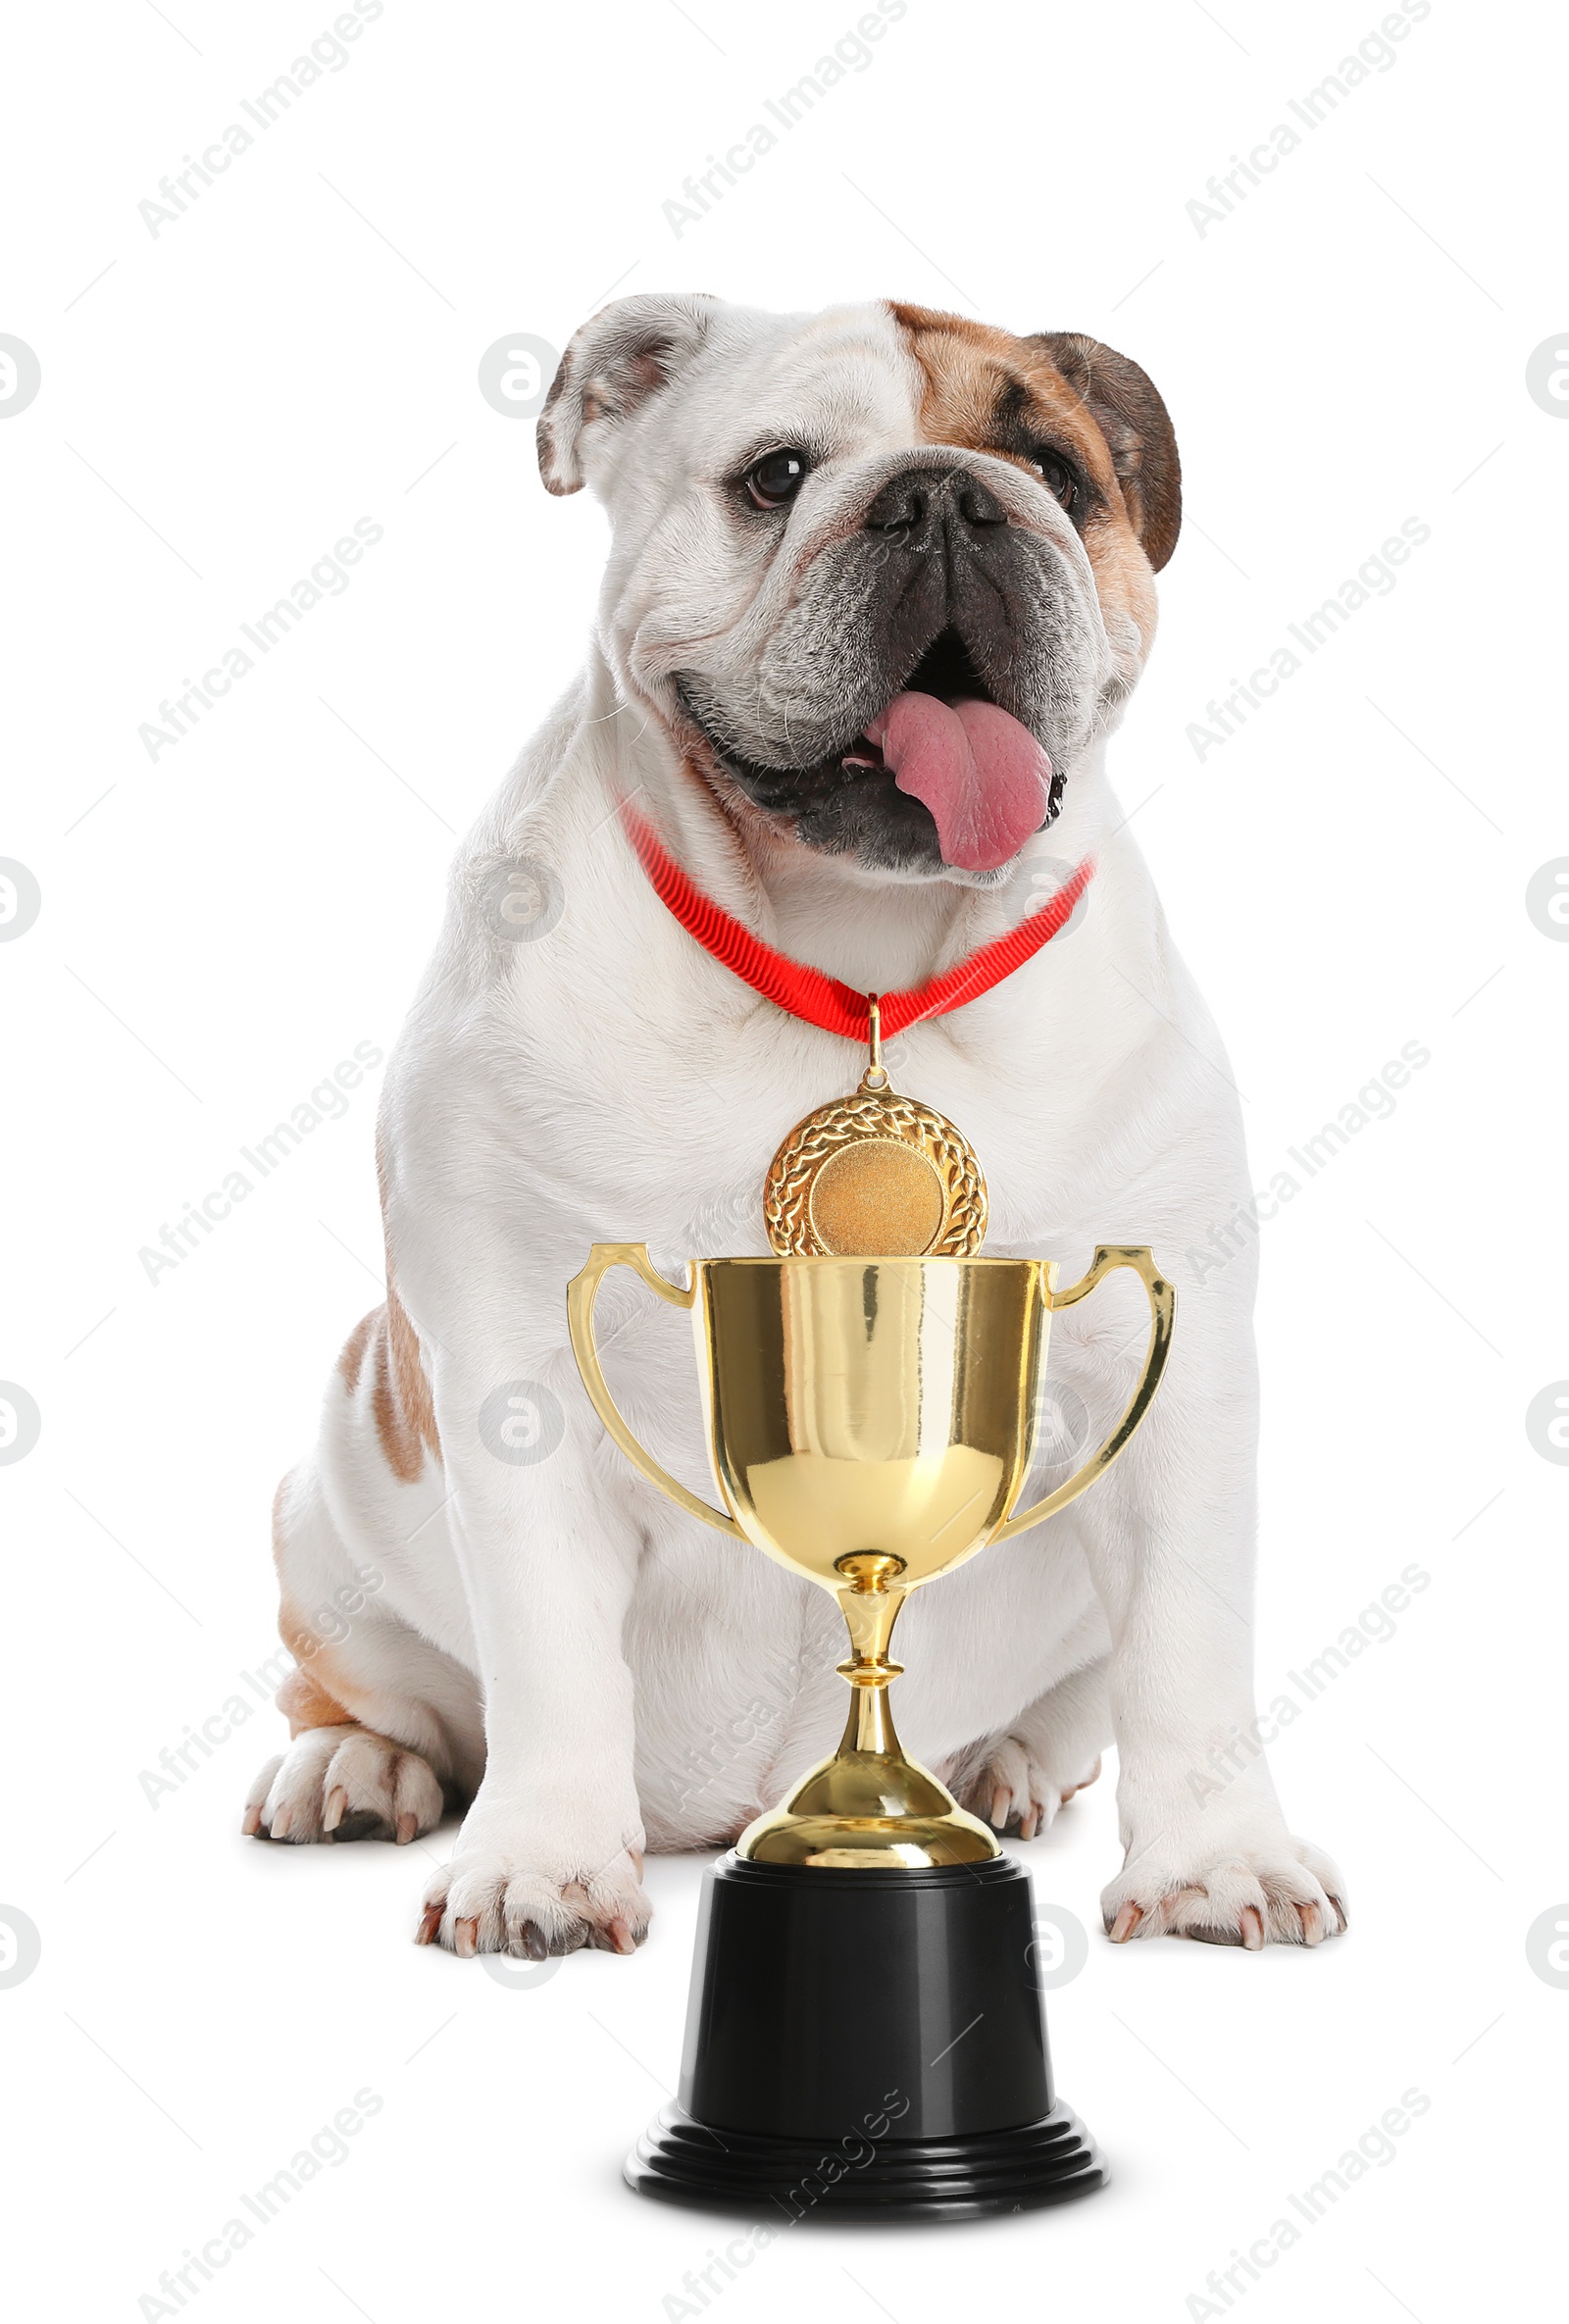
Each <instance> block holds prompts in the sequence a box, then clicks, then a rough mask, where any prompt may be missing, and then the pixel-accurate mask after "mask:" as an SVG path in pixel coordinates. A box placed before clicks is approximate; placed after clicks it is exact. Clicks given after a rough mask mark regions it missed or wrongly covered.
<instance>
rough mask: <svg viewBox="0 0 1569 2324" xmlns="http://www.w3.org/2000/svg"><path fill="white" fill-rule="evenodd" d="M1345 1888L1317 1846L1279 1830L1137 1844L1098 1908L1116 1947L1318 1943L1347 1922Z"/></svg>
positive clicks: (1253, 1947) (1251, 1947) (1255, 1947)
mask: <svg viewBox="0 0 1569 2324" xmlns="http://www.w3.org/2000/svg"><path fill="white" fill-rule="evenodd" d="M1344 1896H1345V1890H1344V1883H1343V1882H1342V1881H1341V1876H1340V1874H1339V1873H1338V1872H1337V1871H1336V1869H1335V1866H1334V1865H1333V1864H1332V1863H1331V1861H1330V1859H1329V1857H1328V1856H1326V1855H1325V1854H1324V1852H1323V1850H1322V1848H1316V1847H1314V1845H1313V1844H1312V1843H1311V1841H1307V1840H1294V1839H1292V1838H1291V1835H1290V1834H1289V1833H1286V1832H1284V1831H1283V1832H1281V1833H1280V1834H1279V1835H1278V1836H1276V1837H1273V1838H1271V1839H1269V1840H1267V1841H1264V1842H1263V1843H1261V1844H1256V1845H1244V1846H1241V1847H1236V1848H1231V1849H1213V1850H1212V1851H1210V1852H1208V1853H1206V1852H1205V1850H1203V1849H1202V1848H1201V1847H1197V1846H1194V1847H1193V1848H1192V1849H1191V1850H1189V1851H1185V1852H1183V1853H1179V1852H1178V1851H1177V1850H1174V1849H1172V1848H1170V1847H1169V1845H1168V1846H1167V1847H1166V1848H1164V1849H1163V1848H1161V1847H1160V1846H1158V1845H1156V1846H1151V1847H1148V1848H1146V1849H1144V1850H1143V1851H1142V1853H1140V1852H1139V1849H1138V1848H1137V1847H1136V1848H1135V1850H1134V1851H1133V1853H1132V1854H1131V1856H1130V1857H1129V1860H1128V1863H1127V1865H1126V1866H1125V1867H1124V1869H1123V1871H1122V1872H1121V1873H1120V1874H1119V1875H1118V1877H1117V1879H1116V1880H1114V1881H1113V1882H1112V1883H1111V1885H1110V1887H1109V1888H1107V1889H1103V1890H1102V1891H1101V1896H1100V1909H1101V1911H1102V1913H1103V1914H1104V1916H1105V1924H1106V1933H1107V1935H1108V1936H1109V1937H1110V1939H1111V1941H1112V1943H1113V1945H1126V1944H1127V1942H1128V1940H1129V1939H1130V1938H1133V1937H1194V1938H1197V1939H1198V1940H1199V1942H1200V1943H1201V1944H1204V1945H1243V1946H1245V1947H1246V1949H1247V1950H1248V1951H1249V1952H1257V1951H1258V1950H1259V1949H1260V1948H1261V1947H1262V1946H1263V1945H1321V1944H1322V1943H1323V1941H1324V1939H1325V1938H1326V1937H1338V1936H1339V1935H1340V1934H1341V1931H1342V1930H1343V1929H1344V1927H1345V1925H1346V1914H1345V1900H1344Z"/></svg>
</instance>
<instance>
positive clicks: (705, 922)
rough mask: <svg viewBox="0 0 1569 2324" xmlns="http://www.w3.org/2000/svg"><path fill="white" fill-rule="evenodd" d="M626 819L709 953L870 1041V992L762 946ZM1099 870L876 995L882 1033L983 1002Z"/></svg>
mask: <svg viewBox="0 0 1569 2324" xmlns="http://www.w3.org/2000/svg"><path fill="white" fill-rule="evenodd" d="M621 819H622V823H623V825H624V826H625V828H626V833H627V836H628V838H629V839H631V841H632V843H633V847H634V848H635V849H636V851H637V859H638V861H639V862H640V863H641V865H642V867H643V870H644V871H645V872H646V873H647V875H648V879H649V883H650V884H651V886H652V887H653V890H654V893H655V894H656V895H657V896H658V898H659V900H660V902H661V903H662V904H664V905H666V906H667V908H668V909H669V910H670V911H671V912H672V913H673V914H674V915H675V917H676V918H677V919H678V920H679V921H680V922H681V924H682V927H683V929H684V930H685V931H686V933H687V935H689V936H694V937H695V938H696V940H697V942H698V943H699V944H701V945H702V947H703V950H704V951H705V952H707V953H709V954H711V955H712V957H713V958H714V959H715V960H717V961H719V962H721V963H722V964H723V966H724V967H726V968H728V969H729V970H731V972H732V973H733V975H734V976H737V977H739V978H740V979H741V980H742V982H743V983H745V984H747V985H750V986H751V988H752V990H753V991H754V992H760V993H761V994H762V996H763V998H764V999H765V1000H771V1001H773V1003H774V1005H775V1006H776V1008H781V1009H785V1010H787V1011H788V1013H789V1014H790V1016H792V1017H800V1018H803V1019H804V1020H805V1022H806V1023H807V1024H808V1025H817V1026H821V1028H822V1030H823V1031H824V1032H825V1033H839V1034H842V1035H843V1036H844V1037H845V1038H846V1040H854V1041H864V1040H865V1039H866V1038H867V1036H868V1032H869V1030H870V1026H871V1009H870V1006H869V1003H870V1001H871V999H872V997H873V996H872V995H871V994H870V993H866V992H857V991H856V990H855V987H854V986H853V985H842V984H840V982H839V980H838V978H837V977H825V976H824V974H823V972H822V970H821V969H815V968H808V967H807V966H806V965H805V963H804V962H802V961H799V960H791V959H789V958H788V957H787V955H786V954H785V953H783V952H778V951H776V950H775V948H774V946H773V945H772V944H765V943H764V942H763V940H762V938H761V937H760V936H754V935H752V933H751V931H750V929H747V928H743V927H742V926H741V924H740V922H739V921H738V920H737V919H735V918H734V915H733V914H732V913H730V912H727V911H725V910H724V909H723V908H722V907H721V906H720V905H718V904H716V903H715V902H714V901H713V900H712V898H711V897H709V896H706V895H704V894H703V892H702V889H701V888H699V887H697V886H695V885H694V884H693V883H692V881H691V879H690V878H689V877H688V875H687V874H686V873H685V872H683V869H682V867H681V865H680V864H679V863H677V861H676V859H675V857H674V856H672V855H668V854H667V853H666V851H665V849H664V847H663V846H662V845H661V844H660V841H659V839H658V837H657V836H656V834H655V833H654V831H653V830H652V828H651V826H650V825H648V824H646V823H645V822H644V821H643V819H642V817H641V816H640V815H638V814H637V813H636V812H635V811H634V810H633V808H632V807H630V806H624V807H623V808H622V811H621ZM1094 874H1095V867H1094V863H1093V860H1092V859H1091V858H1090V857H1088V856H1086V858H1085V860H1084V862H1083V863H1082V864H1080V866H1079V867H1078V869H1077V871H1075V872H1074V873H1073V874H1072V875H1071V876H1070V877H1069V879H1068V880H1067V881H1065V882H1064V884H1063V885H1062V886H1061V887H1059V888H1058V890H1057V892H1056V894H1055V895H1054V896H1052V898H1051V899H1050V901H1049V902H1048V903H1045V904H1042V905H1041V907H1040V909H1039V911H1038V912H1032V913H1031V914H1030V916H1029V917H1028V919H1025V920H1022V921H1021V922H1020V923H1019V925H1018V927H1017V928H1012V929H1009V930H1008V932H1007V934H1006V935H1000V936H994V937H993V938H992V940H991V942H990V943H989V944H983V945H982V946H981V948H980V950H979V951H976V952H972V953H971V955H970V957H969V959H968V960H961V961H960V962H959V964H958V966H957V968H951V969H944V970H943V972H942V974H941V975H940V976H939V977H933V978H931V979H929V981H928V982H927V983H926V984H925V985H914V986H912V987H910V988H909V989H908V990H906V991H903V992H882V993H879V994H877V996H876V998H877V1002H878V1010H879V1015H880V1017H881V1020H882V1035H883V1038H884V1039H885V1040H891V1039H892V1037H893V1036H894V1035H895V1034H896V1033H902V1032H903V1031H904V1029H905V1027H906V1026H908V1025H919V1024H920V1022H921V1021H922V1019H923V1018H925V1017H945V1016H946V1015H947V1013H948V1011H949V1010H950V1009H961V1008H963V1007H964V1006H965V1004H966V1002H968V1001H972V1000H979V999H980V997H981V995H982V994H983V993H984V992H989V991H990V990H991V987H992V986H993V985H1000V984H1001V982H1002V980H1003V978H1004V977H1011V976H1012V974H1013V972H1014V970H1015V969H1017V968H1023V966H1024V964H1025V962H1026V961H1027V960H1033V959H1034V958H1035V956H1036V954H1037V953H1038V951H1039V950H1040V948H1041V946H1042V945H1043V944H1049V943H1050V941H1051V939H1052V937H1053V936H1054V935H1057V933H1058V932H1059V930H1061V929H1062V928H1064V927H1066V925H1067V923H1068V921H1069V919H1070V918H1071V917H1072V914H1073V909H1074V906H1075V905H1076V904H1077V903H1078V901H1079V898H1080V897H1081V896H1082V895H1083V894H1084V892H1085V889H1086V888H1087V887H1088V885H1089V883H1090V881H1091V880H1092V879H1093V878H1094Z"/></svg>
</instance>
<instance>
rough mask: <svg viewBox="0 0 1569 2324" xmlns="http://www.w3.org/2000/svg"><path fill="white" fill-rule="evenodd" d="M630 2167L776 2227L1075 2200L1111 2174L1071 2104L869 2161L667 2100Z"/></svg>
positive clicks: (676, 2196)
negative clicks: (690, 2111)
mask: <svg viewBox="0 0 1569 2324" xmlns="http://www.w3.org/2000/svg"><path fill="white" fill-rule="evenodd" d="M721 2139H723V2141H724V2145H723V2146H721V2145H720V2143H719V2142H720V2140H721ZM835 2173H836V2174H837V2175H836V2176H835V2175H834V2174H835ZM625 2176H626V2180H627V2184H628V2186H629V2187H632V2188H634V2189H635V2190H636V2192H637V2193H638V2194H639V2195H651V2196H653V2197H654V2198H656V2199H657V2200H658V2201H660V2202H666V2203H687V2204H690V2205H692V2206H693V2207H694V2208H696V2209H700V2210H708V2211H744V2212H745V2213H746V2214H747V2216H748V2217H749V2218H753V2219H761V2220H763V2221H765V2222H767V2223H770V2224H772V2225H774V2226H776V2227H783V2226H785V2225H786V2224H793V2222H794V2221H796V2220H798V2219H808V2218H819V2219H842V2220H847V2221H848V2220H859V2221H861V2222H863V2223H864V2222H865V2221H867V2220H873V2219H898V2220H903V2221H905V2222H906V2223H909V2222H911V2221H916V2222H919V2221H921V2220H931V2221H933V2222H934V2223H936V2222H938V2221H941V2220H953V2219H985V2218H988V2217H989V2216H991V2214H992V2213H994V2212H997V2211H1038V2210H1040V2209H1042V2208H1043V2207H1044V2205H1045V2204H1047V2203H1065V2202H1068V2201H1070V2200H1071V2199H1072V2198H1073V2197H1074V2196H1076V2195H1088V2194H1090V2193H1091V2191H1092V2190H1093V2189H1095V2188H1097V2187H1103V2186H1104V2185H1105V2183H1106V2173H1105V2169H1104V2167H1103V2165H1102V2163H1101V2161H1100V2157H1099V2155H1098V2154H1097V2153H1096V2152H1095V2148H1094V2146H1093V2144H1092V2143H1091V2141H1090V2138H1089V2134H1088V2131H1087V2130H1086V2129H1085V2127H1084V2124H1083V2123H1082V2122H1081V2121H1080V2120H1079V2119H1078V2117H1077V2115H1074V2114H1071V2113H1070V2112H1069V2111H1068V2108H1067V2107H1066V2106H1062V2105H1058V2106H1054V2107H1053V2108H1052V2110H1051V2112H1050V2113H1049V2114H1048V2115H1046V2116H1045V2117H1044V2118H1043V2119H1042V2120H1041V2121H1039V2122H1032V2123H1029V2124H1027V2125H1026V2126H1025V2127H1024V2128H1023V2129H1021V2130H1007V2131H993V2132H990V2133H989V2134H988V2133H986V2132H980V2133H977V2134H975V2135H973V2136H971V2137H970V2138H966V2139H899V2140H886V2141H884V2142H883V2143H882V2144H881V2145H880V2146H878V2147H874V2148H873V2150H872V2154H871V2159H870V2160H869V2161H867V2162H865V2163H864V2164H863V2163H859V2162H856V2161H854V2160H852V2159H851V2156H850V2154H849V2153H848V2152H847V2151H846V2149H845V2147H843V2145H842V2144H841V2143H839V2142H829V2141H824V2140H818V2141H816V2142H813V2141H810V2140H803V2139H760V2138H755V2137H747V2136H745V2135H743V2134H742V2133H741V2132H740V2131H734V2130H726V2131H723V2132H716V2131H711V2130H707V2129H705V2128H704V2127H703V2125H702V2124H701V2123H698V2122H691V2121H688V2120H687V2119H686V2117H685V2116H684V2115H683V2113H682V2110H681V2108H680V2107H679V2106H667V2107H666V2108H665V2109H664V2111H663V2112H662V2113H661V2114H660V2115H659V2116H658V2117H657V2119H656V2120H655V2121H654V2122H652V2123H650V2125H649V2127H648V2129H647V2130H646V2131H645V2132H644V2134H643V2136H642V2137H641V2138H640V2139H639V2140H638V2142H637V2146H636V2150H635V2151H634V2152H633V2153H632V2154H630V2155H629V2156H628V2157H627V2164H626V2171H625Z"/></svg>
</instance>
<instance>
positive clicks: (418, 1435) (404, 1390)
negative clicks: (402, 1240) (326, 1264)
mask: <svg viewBox="0 0 1569 2324" xmlns="http://www.w3.org/2000/svg"><path fill="white" fill-rule="evenodd" d="M386 1179H387V1173H386V1157H385V1154H384V1152H383V1150H382V1145H381V1132H380V1125H378V1128H377V1137H376V1182H377V1186H378V1188H379V1189H380V1196H381V1220H382V1233H383V1235H385V1226H386ZM368 1328H369V1329H368ZM359 1329H360V1332H367V1334H368V1337H367V1343H366V1344H367V1345H368V1348H369V1352H370V1357H371V1362H372V1364H373V1366H374V1375H373V1380H372V1387H371V1411H372V1414H373V1416H374V1418H375V1421H376V1433H377V1435H378V1436H379V1437H380V1440H381V1450H382V1451H383V1452H384V1453H385V1455H386V1462H387V1466H388V1468H389V1469H390V1470H391V1471H392V1474H393V1476H394V1477H396V1478H398V1479H399V1480H400V1481H401V1482H402V1483H403V1484H405V1485H412V1484H413V1482H414V1480H415V1479H416V1478H417V1477H418V1476H419V1475H420V1473H421V1471H422V1470H423V1469H424V1467H425V1462H426V1455H427V1454H428V1453H429V1454H430V1455H432V1456H433V1457H434V1459H435V1460H437V1461H439V1460H440V1458H441V1438H440V1435H439V1433H438V1431H437V1429H436V1425H435V1404H434V1401H433V1399H432V1397H431V1394H430V1382H429V1380H427V1378H426V1376H425V1366H424V1365H423V1364H422V1363H421V1361H420V1335H419V1333H418V1332H416V1330H415V1328H414V1326H413V1324H412V1323H411V1322H410V1320H409V1312H408V1309H407V1308H406V1307H405V1306H404V1304H403V1302H402V1300H401V1299H400V1298H399V1297H398V1291H397V1285H396V1283H395V1282H394V1280H393V1274H392V1252H391V1248H390V1245H388V1248H387V1254H386V1305H385V1306H384V1307H378V1308H377V1309H375V1310H374V1311H373V1313H372V1314H371V1315H369V1316H367V1318H366V1320H365V1323H363V1324H362V1325H361V1326H360V1328H359ZM358 1337H359V1333H356V1335H355V1338H356V1339H358ZM350 1345H351V1346H352V1345H353V1341H352V1340H351V1341H350ZM347 1352H348V1351H347V1349H345V1350H344V1353H345V1356H346V1355H347ZM339 1369H340V1370H341V1369H342V1366H341V1365H340V1366H339ZM350 1386H351V1387H352V1386H353V1383H352V1382H351V1383H350Z"/></svg>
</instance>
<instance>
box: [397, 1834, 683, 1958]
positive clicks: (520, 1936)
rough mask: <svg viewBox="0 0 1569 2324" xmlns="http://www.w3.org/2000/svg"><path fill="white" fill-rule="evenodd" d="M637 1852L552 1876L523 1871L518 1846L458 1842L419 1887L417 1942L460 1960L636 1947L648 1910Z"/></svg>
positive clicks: (627, 1851)
mask: <svg viewBox="0 0 1569 2324" xmlns="http://www.w3.org/2000/svg"><path fill="white" fill-rule="evenodd" d="M530 1852H531V1851H530ZM540 1852H541V1853H543V1852H544V1851H542V1850H541V1851H540ZM640 1852H641V1851H640V1850H634V1849H633V1847H632V1846H631V1845H628V1846H626V1847H623V1848H620V1849H618V1850H617V1851H616V1853H615V1854H614V1855H613V1856H612V1857H611V1859H610V1861H609V1862H608V1863H606V1864H605V1865H604V1866H603V1867H602V1869H601V1870H599V1871H598V1872H582V1873H578V1874H572V1873H568V1874H565V1875H564V1876H562V1877H558V1878H552V1877H551V1876H550V1875H549V1874H548V1873H544V1872H534V1871H528V1870H525V1869H524V1868H523V1864H522V1863H521V1862H520V1858H522V1857H524V1855H525V1851H524V1850H523V1849H522V1848H517V1849H507V1850H506V1851H505V1852H504V1853H503V1852H501V1851H492V1850H491V1849H490V1848H489V1847H485V1846H479V1847H477V1846H474V1845H473V1844H471V1845H469V1846H468V1847H465V1846H464V1844H463V1842H462V1840H461V1839H460V1841H459V1843H458V1847H457V1851H456V1853H455V1854H454V1856H453V1859H452V1861H451V1863H450V1864H447V1865H445V1866H443V1868H442V1871H441V1873H440V1874H439V1876H438V1877H437V1878H436V1879H435V1880H434V1881H432V1883H431V1884H430V1888H429V1889H428V1890H427V1892H426V1897H425V1905H424V1910H423V1912H422V1915H421V1920H420V1942H421V1944H422V1945H429V1944H431V1943H435V1944H440V1945H446V1946H447V1947H448V1948H449V1949H450V1950H451V1951H453V1952H455V1953H457V1954H459V1955H460V1956H461V1957H462V1958H463V1959H465V1960H468V1959H472V1958H473V1956H474V1955H475V1954H476V1953H481V1952H502V1953H512V1954H514V1955H521V1956H523V1957H525V1958H527V1959H528V1960H531V1961H543V1960H545V1959H547V1958H548V1957H549V1956H550V1955H551V1954H553V1953H554V1954H559V1953H569V1952H577V1951H579V1950H580V1949H581V1948H582V1946H583V1945H588V1946H591V1947H592V1948H593V1949H594V1950H596V1951H599V1952H616V1953H631V1952H635V1951H636V1949H637V1947H638V1945H641V1943H642V1941H643V1939H644V1937H645V1936H646V1935H647V1933H648V1923H649V1919H650V1912H651V1908H650V1906H649V1902H648V1899H647V1897H646V1896H645V1895H643V1892H642V1890H641V1888H640V1887H639V1886H638V1884H637V1879H636V1874H635V1872H634V1870H633V1857H634V1855H640ZM590 1860H591V1859H590Z"/></svg>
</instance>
